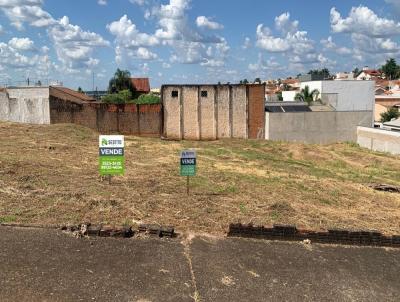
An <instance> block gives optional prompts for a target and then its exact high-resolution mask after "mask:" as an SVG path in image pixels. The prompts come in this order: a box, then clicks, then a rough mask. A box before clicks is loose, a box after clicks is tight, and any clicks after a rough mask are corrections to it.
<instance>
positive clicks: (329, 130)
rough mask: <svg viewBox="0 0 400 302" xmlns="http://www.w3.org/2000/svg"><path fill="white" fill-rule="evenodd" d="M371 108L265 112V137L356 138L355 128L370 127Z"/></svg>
mask: <svg viewBox="0 0 400 302" xmlns="http://www.w3.org/2000/svg"><path fill="white" fill-rule="evenodd" d="M372 116H373V112H372V111H327V112H286V113H283V112H273V113H271V112H267V113H266V117H265V123H266V124H265V138H266V139H269V140H274V141H289V142H300V143H308V144H330V143H336V142H345V141H352V142H356V141H357V127H358V126H365V127H370V126H371V124H372V123H371V117H372Z"/></svg>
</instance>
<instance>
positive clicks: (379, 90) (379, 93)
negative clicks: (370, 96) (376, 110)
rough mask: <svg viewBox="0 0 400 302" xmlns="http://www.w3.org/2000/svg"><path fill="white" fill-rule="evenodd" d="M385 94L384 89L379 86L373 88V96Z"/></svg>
mask: <svg viewBox="0 0 400 302" xmlns="http://www.w3.org/2000/svg"><path fill="white" fill-rule="evenodd" d="M385 93H386V89H385V88H383V87H380V86H377V87H376V88H375V95H383V94H385Z"/></svg>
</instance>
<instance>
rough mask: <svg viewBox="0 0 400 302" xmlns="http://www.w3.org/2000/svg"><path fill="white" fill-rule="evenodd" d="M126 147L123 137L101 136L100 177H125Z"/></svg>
mask: <svg viewBox="0 0 400 302" xmlns="http://www.w3.org/2000/svg"><path fill="white" fill-rule="evenodd" d="M124 147H125V141H124V136H123V135H100V136H99V170H100V175H123V174H124V173H125V156H124V155H125V154H124Z"/></svg>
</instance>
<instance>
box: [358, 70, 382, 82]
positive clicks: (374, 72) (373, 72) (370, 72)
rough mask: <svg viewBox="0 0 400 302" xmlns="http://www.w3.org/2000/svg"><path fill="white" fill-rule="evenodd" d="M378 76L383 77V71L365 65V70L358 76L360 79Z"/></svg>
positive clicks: (370, 78)
mask: <svg viewBox="0 0 400 302" xmlns="http://www.w3.org/2000/svg"><path fill="white" fill-rule="evenodd" d="M377 78H382V72H380V71H379V70H375V69H368V68H367V67H365V68H364V69H363V71H362V72H361V73H360V74H359V75H358V76H357V78H356V79H357V80H358V81H371V80H375V79H377Z"/></svg>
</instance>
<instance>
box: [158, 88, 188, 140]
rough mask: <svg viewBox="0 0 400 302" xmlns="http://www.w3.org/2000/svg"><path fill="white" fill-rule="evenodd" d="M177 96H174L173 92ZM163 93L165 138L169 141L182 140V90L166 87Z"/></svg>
mask: <svg viewBox="0 0 400 302" xmlns="http://www.w3.org/2000/svg"><path fill="white" fill-rule="evenodd" d="M173 91H174V92H176V96H172V92H173ZM162 93H163V111H164V134H163V135H164V136H165V137H168V138H169V139H175V140H180V139H182V137H183V136H182V105H181V102H182V98H181V96H182V88H181V87H172V86H165V87H163V90H162Z"/></svg>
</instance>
